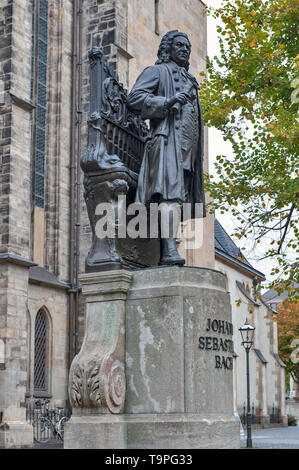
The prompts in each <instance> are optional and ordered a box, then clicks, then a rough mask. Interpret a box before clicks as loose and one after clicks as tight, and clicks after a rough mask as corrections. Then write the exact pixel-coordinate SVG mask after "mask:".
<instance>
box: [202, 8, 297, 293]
mask: <svg viewBox="0 0 299 470" xmlns="http://www.w3.org/2000/svg"><path fill="white" fill-rule="evenodd" d="M208 14H211V15H213V16H214V17H215V18H217V19H218V20H220V19H221V20H222V23H221V25H219V26H218V28H217V31H218V39H219V44H220V54H219V56H218V57H214V58H213V59H211V58H208V59H207V71H208V77H207V78H206V79H205V80H204V81H203V83H202V85H201V90H200V98H201V102H202V106H203V112H204V121H205V124H206V125H207V126H210V127H216V128H217V129H219V130H220V131H221V132H222V134H223V137H224V140H228V141H229V142H230V143H231V145H232V149H233V158H231V157H230V158H229V157H227V156H225V155H219V156H218V157H217V161H216V164H215V169H216V174H217V176H216V177H213V176H212V175H211V176H209V177H207V179H206V186H207V189H208V190H209V191H210V193H211V195H212V196H213V198H214V202H213V207H214V208H215V209H219V210H220V211H221V212H222V213H223V212H225V211H227V210H230V211H231V213H232V214H233V215H234V216H235V217H236V220H237V221H238V229H237V230H236V233H235V234H234V235H235V236H236V237H237V238H239V239H241V238H246V237H249V238H250V237H251V238H252V239H254V240H255V243H256V244H258V243H260V241H261V240H262V239H263V238H265V237H266V236H267V238H268V237H271V240H270V242H269V244H268V248H267V250H266V252H265V253H264V257H273V258H275V259H276V260H277V266H278V267H277V268H274V269H273V272H272V274H273V275H274V276H275V277H276V278H277V282H276V283H275V285H276V286H277V287H278V289H279V281H280V280H282V279H283V286H280V287H281V291H282V290H283V289H285V288H286V287H289V286H292V285H293V283H292V281H296V282H298V257H297V259H296V257H294V254H296V253H298V251H299V248H298V238H299V230H298V226H297V225H296V216H297V212H296V211H297V207H298V197H299V172H298V148H299V132H298V130H299V126H298V106H299V103H298V101H299V100H298V77H299V73H298V72H299V55H297V54H298V53H299V22H298V1H291V0H272V1H262V0H247V1H246V2H244V1H243V0H235V1H229V0H224V1H223V3H222V8H219V9H208ZM290 252H291V253H292V256H290V255H289V254H290ZM298 293H299V292H297V293H295V292H293V297H291V298H292V299H294V301H296V300H298V298H299V295H298Z"/></svg>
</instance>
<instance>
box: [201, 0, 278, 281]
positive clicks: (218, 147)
mask: <svg viewBox="0 0 299 470" xmlns="http://www.w3.org/2000/svg"><path fill="white" fill-rule="evenodd" d="M205 4H206V5H207V6H213V7H215V8H218V7H219V6H220V5H221V0H205ZM216 27H217V20H215V19H214V18H212V17H211V16H208V17H207V35H208V38H207V40H208V55H209V56H210V57H213V56H215V55H218V53H219V45H218V40H217V34H218V33H217V31H216ZM208 135H209V144H208V145H209V171H210V173H212V174H215V172H214V166H213V164H214V162H215V161H216V156H217V155H220V154H222V155H227V156H229V155H232V148H231V144H230V143H229V142H228V141H224V140H223V138H222V134H221V132H220V131H218V130H217V129H215V128H209V133H208ZM216 216H217V219H218V220H219V222H220V223H221V225H222V226H223V228H224V229H225V230H226V231H227V233H228V234H229V235H232V233H233V232H234V228H235V227H236V223H235V222H234V219H233V217H232V215H230V214H229V213H225V214H223V215H221V214H219V213H216ZM234 241H235V242H236V240H234ZM244 243H245V241H243V242H242V241H240V242H236V244H237V245H238V246H239V247H240V248H241V249H242V248H244ZM266 248H267V242H265V243H264V244H263V243H261V244H260V251H261V250H263V249H265V250H266ZM242 251H243V254H244V255H245V256H246V257H247V259H248V261H249V262H250V264H251V265H252V266H253V267H254V268H255V269H257V270H258V271H260V272H262V273H263V274H264V275H265V276H266V279H267V281H271V280H273V279H272V276H270V271H271V270H272V268H273V266H274V262H273V260H262V261H257V260H255V259H253V258H255V257H256V256H252V254H250V255H249V254H248V253H247V252H246V249H245V250H244V249H243V250H242ZM255 255H257V254H256V253H255ZM275 266H276V264H275Z"/></svg>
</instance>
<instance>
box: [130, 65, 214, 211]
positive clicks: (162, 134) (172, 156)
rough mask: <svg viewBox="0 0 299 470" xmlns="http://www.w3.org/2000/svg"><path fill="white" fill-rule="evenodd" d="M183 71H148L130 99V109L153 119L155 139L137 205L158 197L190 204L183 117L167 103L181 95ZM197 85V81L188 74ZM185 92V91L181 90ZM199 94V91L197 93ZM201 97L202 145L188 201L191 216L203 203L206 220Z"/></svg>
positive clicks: (147, 154) (143, 169) (154, 68)
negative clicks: (182, 140) (185, 173)
mask: <svg viewBox="0 0 299 470" xmlns="http://www.w3.org/2000/svg"><path fill="white" fill-rule="evenodd" d="M179 69H180V67H179V66H178V65H177V64H175V63H174V62H169V63H162V64H158V65H154V66H151V67H147V68H146V69H145V70H144V71H143V72H142V74H141V75H140V76H139V78H138V79H137V81H136V83H135V85H134V87H133V89H132V91H131V92H130V94H129V95H128V98H127V103H128V105H129V107H130V108H131V109H132V110H133V111H134V112H137V113H141V116H142V118H143V119H150V127H151V139H150V140H149V141H148V142H147V143H146V146H145V151H144V156H143V160H142V165H141V169H140V174H139V180H138V188H137V192H136V202H142V203H143V204H148V203H149V202H151V201H152V200H153V196H154V195H157V194H158V195H159V196H160V198H163V199H164V200H178V201H180V202H185V201H186V194H185V187H184V168H183V155H182V148H181V140H180V136H179V131H180V128H181V127H182V125H183V123H182V122H181V115H182V113H177V114H175V113H173V112H169V110H167V109H166V107H165V101H166V99H168V98H171V97H172V96H174V95H175V94H176V93H177V91H178V86H177V82H175V80H178V79H177V76H176V74H178V71H179ZM186 74H187V76H188V77H190V78H191V79H192V81H193V82H195V85H194V87H196V81H195V79H194V77H192V76H191V75H190V74H188V73H187V72H186ZM181 91H182V90H181ZM196 91H197V90H196ZM196 96H197V98H196V99H197V107H198V113H197V115H198V120H199V123H198V130H199V131H198V143H197V148H196V156H195V159H194V165H193V168H192V173H191V174H192V183H191V190H190V194H188V200H189V201H190V202H191V204H192V206H191V207H192V209H191V215H192V217H194V216H195V212H194V209H195V203H202V211H201V214H198V212H197V216H203V217H204V216H205V195H204V186H203V139H204V137H203V120H202V112H201V107H200V103H199V99H198V95H197V93H196Z"/></svg>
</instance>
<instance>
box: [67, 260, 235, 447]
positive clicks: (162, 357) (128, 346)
mask: <svg viewBox="0 0 299 470" xmlns="http://www.w3.org/2000/svg"><path fill="white" fill-rule="evenodd" d="M81 284H82V295H84V296H85V297H86V321H85V328H86V330H85V336H84V341H83V345H82V349H81V351H80V353H79V354H78V355H77V356H76V357H75V358H74V361H73V364H72V366H71V371H70V382H69V394H70V397H71V400H72V402H71V403H72V408H73V417H72V419H71V420H70V422H69V423H67V425H66V429H65V440H64V443H65V448H66V449H74V448H79V449H80V448H83V449H84V448H96V449H101V448H104V449H109V448H110V449H111V448H112V449H124V448H125V449H128V448H129V449H133V448H138V449H158V448H159V449H184V448H185V449H191V448H198V449H200V448H201V449H205V448H210V449H211V448H212V449H213V448H214V449H215V448H219V449H220V448H238V447H239V446H240V434H239V423H238V422H237V421H236V420H235V417H234V413H233V370H232V367H233V354H234V348H233V342H232V334H233V330H232V328H233V327H232V324H231V305H230V297H229V293H228V292H227V291H226V288H225V277H224V275H223V274H222V273H220V272H217V271H214V270H210V269H201V268H188V267H176V266H174V267H161V268H152V269H145V270H140V271H135V272H133V273H131V274H130V273H126V272H125V271H114V272H113V271H111V273H101V274H97V273H94V274H86V275H84V276H82V278H81ZM122 371H124V372H122Z"/></svg>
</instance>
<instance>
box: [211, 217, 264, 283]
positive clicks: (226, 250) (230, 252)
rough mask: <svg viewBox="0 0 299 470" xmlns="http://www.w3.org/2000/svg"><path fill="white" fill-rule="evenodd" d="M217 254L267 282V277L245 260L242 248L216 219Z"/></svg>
mask: <svg viewBox="0 0 299 470" xmlns="http://www.w3.org/2000/svg"><path fill="white" fill-rule="evenodd" d="M214 225H215V254H219V255H220V256H222V257H224V258H226V259H227V260H228V261H230V262H233V263H234V264H236V265H237V266H239V267H242V268H243V269H245V270H247V271H248V272H250V273H251V274H253V275H254V276H257V277H259V278H261V279H263V280H265V275H264V274H263V273H261V272H260V271H258V270H257V269H255V268H254V267H253V266H251V264H250V263H249V261H248V260H247V259H246V258H245V256H244V255H243V253H242V251H241V250H240V248H239V247H238V246H237V245H236V244H235V242H233V240H232V239H231V237H230V236H229V235H228V233H227V232H226V231H225V230H224V228H223V227H222V225H221V224H220V222H219V221H218V220H217V219H216V218H215V224H214Z"/></svg>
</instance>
